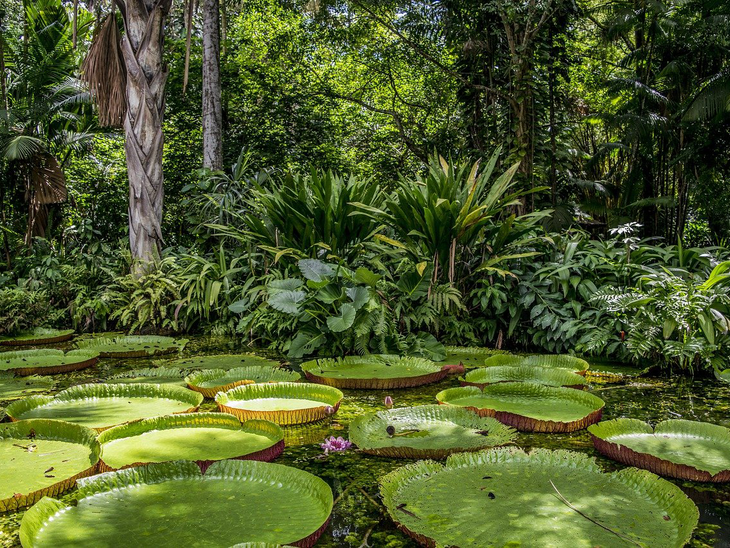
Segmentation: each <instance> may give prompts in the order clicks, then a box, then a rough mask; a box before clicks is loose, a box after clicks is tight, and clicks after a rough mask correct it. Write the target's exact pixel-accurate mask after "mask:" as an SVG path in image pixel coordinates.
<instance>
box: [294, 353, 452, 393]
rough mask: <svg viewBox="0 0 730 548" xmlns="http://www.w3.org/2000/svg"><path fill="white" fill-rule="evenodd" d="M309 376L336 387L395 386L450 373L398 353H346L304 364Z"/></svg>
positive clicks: (421, 382)
mask: <svg viewBox="0 0 730 548" xmlns="http://www.w3.org/2000/svg"><path fill="white" fill-rule="evenodd" d="M302 371H304V374H305V375H306V376H307V379H309V380H311V381H314V382H317V383H320V384H326V385H329V386H335V387H337V388H364V389H371V388H372V389H392V388H408V387H412V386H421V385H424V384H429V383H432V382H437V381H440V380H441V379H443V378H444V377H445V376H446V375H448V374H449V370H448V369H444V368H442V367H441V366H439V365H436V364H434V363H433V362H432V361H430V360H426V359H423V358H412V357H403V358H402V357H399V356H387V355H382V356H374V355H371V356H347V357H345V358H334V359H329V358H325V359H320V360H311V361H308V362H304V363H303V364H302Z"/></svg>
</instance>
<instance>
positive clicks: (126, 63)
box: [83, 0, 172, 271]
mask: <svg viewBox="0 0 730 548" xmlns="http://www.w3.org/2000/svg"><path fill="white" fill-rule="evenodd" d="M171 5H172V0H114V7H116V8H118V9H119V11H120V13H121V19H122V23H123V27H124V35H123V36H121V37H120V34H119V29H118V26H117V20H116V14H115V10H114V8H113V9H112V12H111V13H110V14H109V15H108V16H107V19H106V21H105V22H104V24H103V25H102V27H101V28H100V30H99V32H98V33H97V35H96V37H95V38H94V43H93V44H92V46H91V48H90V50H89V55H88V57H87V59H86V61H85V62H84V66H83V72H84V74H83V78H84V79H85V80H86V81H87V82H88V84H89V87H90V89H91V91H92V94H93V95H94V98H95V100H96V103H97V105H98V107H99V120H100V122H101V123H102V124H104V125H109V126H122V127H124V131H125V134H126V141H125V150H126V154H127V171H128V174H129V245H130V248H131V251H132V256H133V258H134V259H135V260H136V261H137V269H138V270H139V271H141V270H143V269H144V268H145V264H148V263H150V262H153V261H156V260H157V259H158V258H159V256H160V251H161V248H162V242H163V238H162V229H161V224H162V203H163V199H164V185H163V174H162V146H163V140H164V135H163V132H162V121H163V117H164V112H165V84H166V81H167V75H168V69H167V67H166V65H165V63H164V62H163V59H162V53H163V43H164V28H165V20H166V19H167V16H168V14H169V12H170V7H171ZM122 90H124V93H123V94H122V93H121V92H122Z"/></svg>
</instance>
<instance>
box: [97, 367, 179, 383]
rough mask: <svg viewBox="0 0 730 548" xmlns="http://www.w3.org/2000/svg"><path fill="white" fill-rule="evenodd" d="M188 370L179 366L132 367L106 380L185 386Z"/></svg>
mask: <svg viewBox="0 0 730 548" xmlns="http://www.w3.org/2000/svg"><path fill="white" fill-rule="evenodd" d="M187 373H188V372H187V371H186V370H184V369H180V368H179V367H150V368H143V369H132V370H131V371H125V372H124V373H119V374H118V375H114V376H113V377H110V378H109V380H108V381H107V382H120V383H126V384H139V383H147V384H172V385H175V386H187V383H186V382H185V375H186V374H187Z"/></svg>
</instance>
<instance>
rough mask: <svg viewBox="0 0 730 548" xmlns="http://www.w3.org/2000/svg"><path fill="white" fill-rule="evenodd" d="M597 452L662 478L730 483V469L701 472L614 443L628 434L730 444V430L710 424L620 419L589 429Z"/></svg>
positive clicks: (679, 420) (675, 420)
mask: <svg viewBox="0 0 730 548" xmlns="http://www.w3.org/2000/svg"><path fill="white" fill-rule="evenodd" d="M588 432H589V433H590V434H591V438H592V439H593V446H594V447H595V448H596V450H597V451H598V452H599V453H601V454H602V455H605V456H606V457H608V458H610V459H611V460H615V461H617V462H620V463H622V464H627V465H629V466H635V467H637V468H643V469H645V470H649V471H650V472H653V473H655V474H659V475H660V476H667V477H671V478H678V479H683V480H689V481H700V482H711V483H723V482H728V481H730V469H725V470H719V471H717V472H715V473H712V471H710V470H701V469H699V468H697V467H695V466H691V465H688V464H682V463H679V462H673V461H670V460H667V459H663V458H660V457H657V456H655V455H652V454H651V453H643V452H638V451H635V450H633V449H631V448H629V447H626V446H625V445H621V443H620V441H611V439H612V438H614V437H616V436H622V435H627V434H651V435H653V434H657V435H661V434H664V435H668V434H679V435H692V436H701V437H708V438H725V439H727V440H728V441H730V429H728V428H725V427H724V426H719V425H717V424H711V423H708V422H699V421H688V420H682V419H669V420H665V421H661V422H658V423H657V424H656V425H655V426H654V427H653V428H652V426H651V425H650V424H649V423H647V422H644V421H642V420H638V419H628V418H620V419H613V420H610V421H603V422H599V423H598V424H594V425H592V426H590V427H588Z"/></svg>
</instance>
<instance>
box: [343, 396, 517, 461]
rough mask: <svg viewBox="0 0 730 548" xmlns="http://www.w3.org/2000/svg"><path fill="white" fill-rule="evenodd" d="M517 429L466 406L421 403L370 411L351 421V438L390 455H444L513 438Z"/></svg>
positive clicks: (374, 452)
mask: <svg viewBox="0 0 730 548" xmlns="http://www.w3.org/2000/svg"><path fill="white" fill-rule="evenodd" d="M516 437H517V434H516V432H515V431H514V430H513V429H512V428H510V427H508V426H505V425H503V424H502V423H500V422H499V421H497V420H496V419H493V418H491V417H478V416H477V415H475V414H474V413H472V412H471V411H469V410H467V409H461V408H458V407H448V406H445V405H420V406H416V407H405V408H401V409H391V410H388V411H378V412H377V413H367V414H365V415H360V416H359V417H356V418H355V420H354V421H352V422H351V423H350V441H352V442H353V443H354V444H355V445H357V446H358V448H360V449H361V450H362V451H364V452H365V453H369V454H372V455H378V456H381V457H391V458H408V459H424V458H427V459H443V458H446V457H447V456H449V455H451V454H452V453H460V452H463V451H479V450H481V449H488V448H491V447H496V446H498V445H504V444H507V443H510V442H513V441H514V440H515V438H516Z"/></svg>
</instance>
